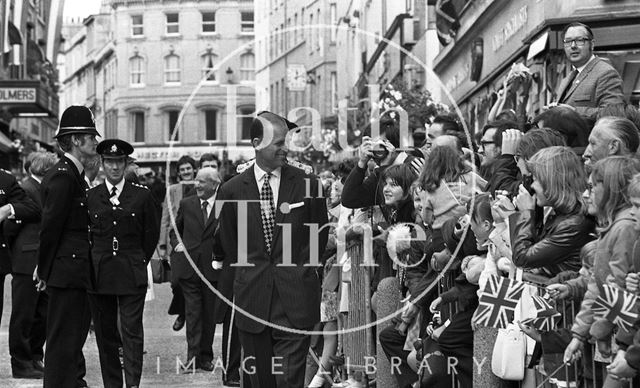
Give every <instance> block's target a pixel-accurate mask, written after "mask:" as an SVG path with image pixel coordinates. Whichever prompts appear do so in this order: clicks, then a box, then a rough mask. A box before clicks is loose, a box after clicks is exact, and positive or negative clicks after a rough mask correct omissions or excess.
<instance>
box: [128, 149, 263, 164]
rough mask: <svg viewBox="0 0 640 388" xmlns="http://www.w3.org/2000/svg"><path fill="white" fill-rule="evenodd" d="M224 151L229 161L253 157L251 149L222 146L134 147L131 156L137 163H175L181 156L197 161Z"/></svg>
mask: <svg viewBox="0 0 640 388" xmlns="http://www.w3.org/2000/svg"><path fill="white" fill-rule="evenodd" d="M223 148H224V149H226V150H227V152H228V153H229V159H232V160H234V159H237V158H240V157H243V158H245V159H246V158H249V157H251V156H252V155H253V147H251V146H247V147H224V146H223V145H212V146H208V145H206V146H169V145H166V146H161V147H144V146H140V147H136V148H135V151H134V152H133V154H132V155H131V156H132V157H134V158H135V159H136V161H138V162H142V163H145V162H162V163H166V162H167V160H170V161H172V162H175V161H177V160H178V159H179V158H180V157H181V156H182V155H189V156H191V157H192V158H194V159H196V160H198V159H200V157H201V156H202V155H203V154H206V153H213V154H217V155H220V151H221V150H222V149H223Z"/></svg>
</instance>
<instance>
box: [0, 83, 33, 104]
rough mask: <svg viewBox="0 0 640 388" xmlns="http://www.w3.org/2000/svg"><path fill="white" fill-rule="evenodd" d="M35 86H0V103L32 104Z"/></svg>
mask: <svg viewBox="0 0 640 388" xmlns="http://www.w3.org/2000/svg"><path fill="white" fill-rule="evenodd" d="M36 94H37V93H36V88H19V87H16V88H14V87H0V104H33V103H34V102H36Z"/></svg>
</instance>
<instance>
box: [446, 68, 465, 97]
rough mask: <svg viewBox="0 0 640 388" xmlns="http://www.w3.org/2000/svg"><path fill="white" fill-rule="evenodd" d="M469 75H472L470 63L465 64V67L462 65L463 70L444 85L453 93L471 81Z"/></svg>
mask: <svg viewBox="0 0 640 388" xmlns="http://www.w3.org/2000/svg"><path fill="white" fill-rule="evenodd" d="M469 74H471V64H470V63H469V62H465V63H464V65H462V68H461V69H460V70H458V71H457V72H456V73H455V74H454V75H453V76H452V77H451V78H449V80H448V81H447V83H446V84H445V85H444V86H445V88H446V89H447V90H448V91H449V92H453V91H454V90H456V89H458V87H459V86H460V85H462V83H463V82H464V81H467V80H468V79H469Z"/></svg>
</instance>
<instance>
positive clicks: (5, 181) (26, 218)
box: [0, 169, 40, 317]
mask: <svg viewBox="0 0 640 388" xmlns="http://www.w3.org/2000/svg"><path fill="white" fill-rule="evenodd" d="M10 219H15V220H16V221H17V220H19V221H20V222H36V221H38V220H39V219H40V211H39V209H38V205H36V203H35V202H33V201H32V200H31V199H30V198H29V197H28V196H27V194H26V193H25V192H24V190H23V189H22V188H21V187H20V185H18V182H17V181H16V178H15V177H14V176H13V175H11V173H10V172H9V171H5V170H2V169H0V226H2V224H4V222H5V221H6V220H10ZM0 231H2V229H1V228H0ZM9 234H10V233H9V232H7V233H6V234H5V232H4V231H2V233H0V317H2V305H3V301H4V278H5V276H6V275H7V274H9V273H11V252H10V251H9V244H8V242H7V240H8V239H11V238H12V237H14V236H11V235H9Z"/></svg>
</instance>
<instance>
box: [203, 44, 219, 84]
mask: <svg viewBox="0 0 640 388" xmlns="http://www.w3.org/2000/svg"><path fill="white" fill-rule="evenodd" d="M217 60H218V56H217V55H216V54H214V53H213V51H211V50H207V52H206V53H205V54H204V55H203V56H202V78H206V79H207V81H215V80H216V73H215V72H214V71H212V70H213V67H214V66H215V64H216V62H217Z"/></svg>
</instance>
